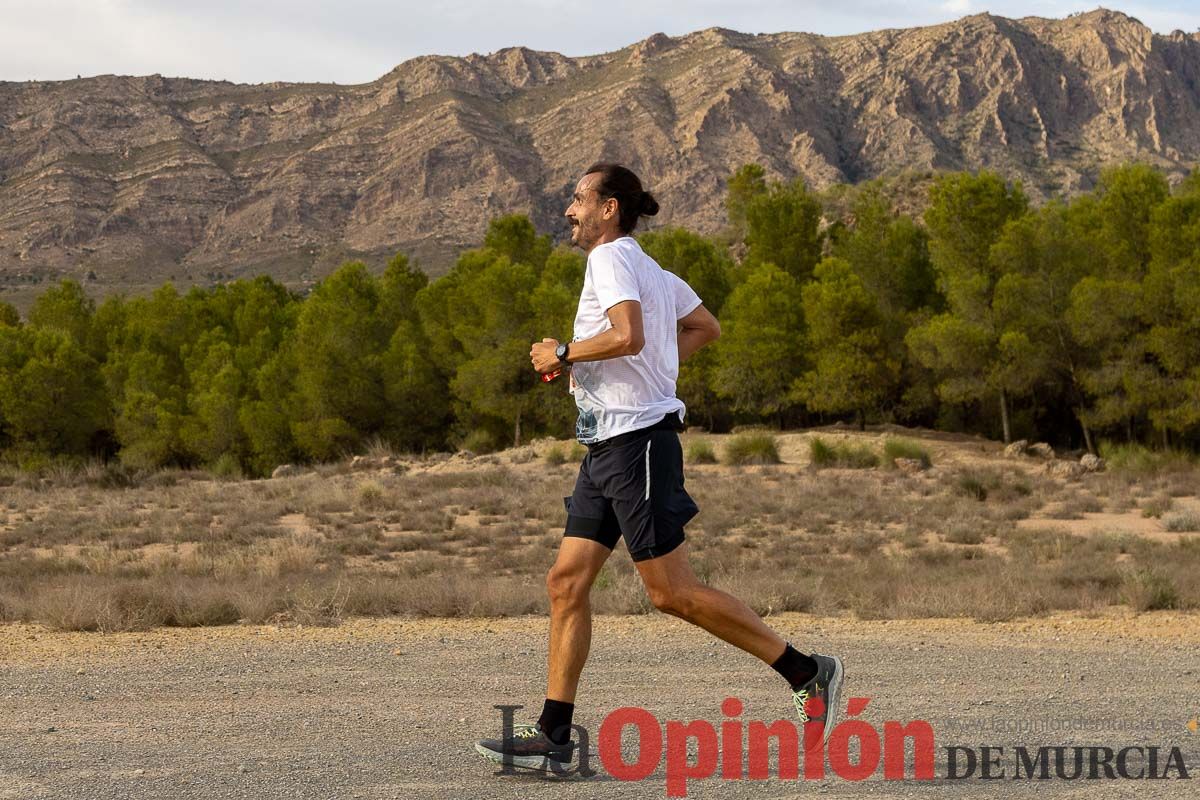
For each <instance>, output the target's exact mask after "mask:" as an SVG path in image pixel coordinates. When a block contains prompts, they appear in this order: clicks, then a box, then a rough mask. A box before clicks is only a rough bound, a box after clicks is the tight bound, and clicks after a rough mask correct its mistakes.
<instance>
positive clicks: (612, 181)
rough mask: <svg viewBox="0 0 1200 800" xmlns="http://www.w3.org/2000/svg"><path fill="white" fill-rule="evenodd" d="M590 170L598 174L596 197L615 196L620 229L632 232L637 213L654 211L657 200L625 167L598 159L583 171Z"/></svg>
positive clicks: (646, 215) (635, 225)
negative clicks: (598, 161) (597, 194)
mask: <svg viewBox="0 0 1200 800" xmlns="http://www.w3.org/2000/svg"><path fill="white" fill-rule="evenodd" d="M593 173H595V174H598V175H599V176H600V180H599V181H597V182H596V184H595V188H596V191H597V193H599V195H600V198H601V199H602V200H604V199H608V198H610V197H613V198H616V201H617V208H618V209H619V213H620V215H621V216H620V221H619V227H620V228H621V232H622V233H625V234H629V233H632V232H633V229H634V228H636V227H637V222H638V217H653V216H654V215H655V214H657V213H658V201H657V200H655V199H654V195H652V194H650V193H649V192H647V191H644V190H643V189H642V182H641V181H640V180H638V176H637V175H634V174H633V172H632V171H630V169H629V168H628V167H623V166H621V165H620V164H612V163H607V162H603V161H602V162H600V163H597V164H592V165H591V166H590V167H588V169H587V172H586V173H584V174H586V175H591V174H593Z"/></svg>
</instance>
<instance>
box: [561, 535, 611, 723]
mask: <svg viewBox="0 0 1200 800" xmlns="http://www.w3.org/2000/svg"><path fill="white" fill-rule="evenodd" d="M611 554H612V550H611V549H610V548H608V547H605V546H604V545H602V544H600V543H599V542H595V541H592V540H591V539H584V538H580V537H577V536H564V537H563V540H562V544H561V545H560V547H559V549H558V558H557V559H556V560H555V562H554V566H553V567H551V568H550V572H549V573H548V574H547V575H546V590H547V592H548V593H549V595H550V657H549V664H548V671H547V677H546V698H547V699H549V700H556V701H559V702H562V703H574V702H575V692H576V690H577V689H578V687H579V675H580V673H581V672H583V665H584V663H585V662H586V661H587V657H588V650H589V648H590V647H591V643H592V605H591V591H592V583H593V582H594V581H595V580H596V575H597V573H599V572H600V568H601V567H603V566H604V562H605V561H606V560H608V557H609V555H611Z"/></svg>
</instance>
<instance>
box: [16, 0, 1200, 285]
mask: <svg viewBox="0 0 1200 800" xmlns="http://www.w3.org/2000/svg"><path fill="white" fill-rule="evenodd" d="M601 157H604V158H612V159H617V160H620V161H623V162H625V163H627V164H629V165H630V166H631V167H633V168H634V169H635V170H636V171H637V172H639V173H640V174H641V175H642V176H643V178H644V179H645V180H646V182H647V184H648V186H649V188H651V189H652V190H653V191H655V193H656V195H657V196H658V197H659V199H660V202H661V203H662V207H663V213H662V214H660V216H659V217H658V218H656V220H655V224H656V225H661V224H668V223H674V224H683V225H688V226H692V227H694V228H697V229H700V230H705V231H712V230H714V229H716V228H717V227H718V226H719V225H720V224H721V221H722V219H723V211H722V192H723V181H724V178H725V177H726V176H727V175H728V174H729V172H730V171H731V170H732V169H733V168H735V167H737V166H738V165H740V164H742V163H745V162H750V161H754V162H758V163H761V164H763V165H764V166H765V167H766V168H767V169H768V170H769V172H770V173H771V174H773V175H774V176H777V177H785V178H790V177H793V176H796V175H802V176H804V177H805V178H806V179H808V180H809V181H810V182H811V183H813V184H815V185H817V186H824V185H827V184H829V183H831V182H839V181H840V182H854V181H859V180H863V179H866V178H871V177H875V176H877V175H881V174H887V173H889V172H894V171H899V170H903V169H917V170H939V169H949V170H954V169H978V168H982V167H987V168H992V169H997V170H1001V171H1003V172H1004V173H1006V174H1007V175H1009V176H1011V177H1014V178H1020V179H1021V180H1022V181H1024V183H1025V185H1026V188H1027V190H1028V191H1029V192H1030V194H1031V195H1033V196H1034V197H1035V198H1036V197H1044V196H1046V195H1048V194H1051V193H1056V192H1068V193H1069V192H1072V191H1077V190H1080V189H1085V188H1088V187H1090V186H1091V185H1092V182H1093V181H1094V179H1095V177H1096V175H1097V173H1098V170H1099V167H1100V166H1101V165H1103V164H1105V163H1107V162H1111V161H1127V160H1133V159H1138V160H1143V161H1147V162H1150V163H1152V164H1155V165H1157V166H1159V167H1161V168H1163V169H1165V170H1167V171H1168V172H1171V173H1174V174H1177V175H1178V174H1183V173H1184V172H1186V170H1187V169H1188V168H1190V166H1191V164H1192V163H1193V162H1194V161H1196V160H1197V159H1198V158H1200V35H1197V34H1191V35H1188V34H1183V33H1181V32H1175V33H1174V34H1171V35H1168V36H1162V35H1157V34H1154V33H1152V32H1151V31H1150V30H1149V29H1148V28H1146V27H1145V26H1144V25H1142V24H1141V23H1139V22H1138V21H1137V20H1134V19H1132V18H1130V17H1127V16H1124V15H1122V14H1119V13H1116V12H1111V11H1104V10H1099V11H1095V12H1091V13H1088V14H1081V15H1076V16H1073V17H1070V18H1068V19H1064V20H1049V19H1039V18H1026V19H1021V20H1010V19H1005V18H1001V17H994V16H990V15H986V14H984V15H978V16H972V17H966V18H964V19H961V20H958V21H957V22H953V23H948V24H945V25H938V26H933V27H928V28H917V29H908V30H885V31H876V32H873V33H865V34H860V35H855V36H845V37H834V38H830V37H823V36H816V35H811V34H801V33H780V34H770V35H759V36H753V35H747V34H741V33H736V32H734V31H729V30H722V29H710V30H705V31H700V32H698V33H693V34H690V35H687V36H683V37H679V38H670V37H667V36H663V35H661V34H659V35H656V36H652V37H650V38H649V39H646V40H645V41H642V42H638V43H637V44H634V45H631V46H630V47H627V48H625V49H623V50H619V51H617V52H613V53H607V54H604V55H598V56H590V57H585V58H567V57H565V56H561V55H558V54H555V53H540V52H533V51H530V50H526V49H523V48H512V49H507V50H501V51H499V52H497V53H493V54H491V55H488V56H480V55H471V56H468V57H466V58H449V57H439V56H429V57H422V58H416V59H413V60H411V61H407V62H405V63H403V64H401V65H400V66H398V67H397V68H396V69H394V70H393V71H392V72H390V73H388V74H387V75H384V76H383V77H381V78H379V79H378V80H376V81H373V82H372V83H368V84H363V85H359V86H340V85H323V84H283V83H273V84H261V85H235V84H230V83H227V82H214V81H200V80H189V79H180V78H163V77H161V76H157V75H154V76H150V77H114V76H100V77H95V78H85V79H81V80H73V81H62V82H55V83H45V82H28V83H0V287H3V288H5V289H6V292H4V293H3V294H14V293H15V294H21V291H20V290H21V289H22V288H23V287H25V288H28V286H29V282H31V281H35V280H38V279H39V278H56V277H58V276H61V275H73V276H75V277H78V278H80V279H83V280H90V281H94V282H95V284H96V285H97V287H98V288H101V289H102V288H103V287H104V286H118V285H139V284H140V285H147V284H149V285H153V284H157V283H160V282H161V281H163V280H168V279H170V280H174V281H176V282H177V283H185V284H186V283H191V282H207V281H210V280H213V279H219V278H221V277H231V276H237V275H244V274H251V273H256V272H259V271H268V272H271V273H272V274H275V275H276V276H277V277H279V278H281V279H282V280H285V281H287V282H289V283H299V282H303V281H305V280H311V279H314V278H316V277H319V276H320V274H322V273H323V272H325V271H327V269H328V268H329V267H331V266H333V265H334V264H336V263H338V262H340V261H341V260H342V259H343V258H345V257H347V256H350V255H363V256H366V257H368V258H373V259H378V258H381V257H382V256H384V255H390V254H391V253H394V252H396V251H397V250H401V251H406V252H409V253H411V254H414V255H416V256H418V257H419V258H420V260H421V262H422V263H423V264H424V265H425V266H426V267H427V268H429V269H430V271H431V272H434V273H435V274H436V273H437V272H439V271H440V270H441V269H442V268H444V267H445V266H446V265H448V264H449V263H450V262H451V261H452V259H453V257H454V254H455V253H456V252H457V251H459V250H460V249H462V248H464V247H468V246H472V245H474V244H476V243H478V242H479V241H480V240H481V238H482V234H483V231H484V228H485V227H486V224H487V221H488V219H489V218H491V217H493V216H495V215H498V214H502V213H508V212H524V213H528V214H530V215H531V216H532V217H533V219H534V220H535V222H536V223H537V224H538V225H539V227H541V228H542V229H543V230H553V231H560V232H565V231H564V229H563V226H562V225H561V212H562V210H563V208H564V207H565V205H566V203H567V198H568V195H569V193H570V188H571V187H572V186H573V184H574V182H575V180H576V179H577V178H578V176H579V173H580V171H581V170H582V169H583V168H584V167H586V166H587V165H588V164H589V163H590V162H592V161H594V160H596V159H598V158H601ZM3 294H0V297H3Z"/></svg>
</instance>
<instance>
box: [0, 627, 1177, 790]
mask: <svg viewBox="0 0 1200 800" xmlns="http://www.w3.org/2000/svg"><path fill="white" fill-rule="evenodd" d="M770 621H771V623H772V624H773V625H774V626H775V627H776V628H777V629H778V630H780V631H781V632H782V633H784V634H785V635H787V636H788V637H790V638H791V639H792V641H793V642H795V643H796V644H797V645H799V646H800V647H801V649H804V650H807V651H813V650H815V651H817V652H835V653H838V654H840V655H841V656H842V657H843V659H844V661H845V664H846V670H847V684H846V690H845V697H847V698H848V697H868V698H870V704H869V706H868V708H867V710H866V711H864V712H863V714H862V718H863V719H865V720H867V721H868V722H870V723H872V724H873V725H874V726H875V727H876V728H881V727H882V722H883V721H884V720H900V721H909V720H914V719H924V720H927V721H929V722H930V723H931V724H932V725H933V728H934V731H935V734H936V740H937V747H938V756H937V773H938V775H943V774H944V771H945V768H944V763H945V754H944V751H943V750H942V748H944V747H946V746H948V745H952V744H959V745H972V746H975V747H978V746H979V745H981V744H987V745H1003V746H1005V747H1006V751H1005V752H1006V754H1010V753H1011V752H1012V748H1013V747H1014V746H1016V745H1026V746H1031V747H1036V746H1038V745H1076V744H1079V745H1086V744H1094V745H1105V746H1109V747H1112V748H1114V749H1117V748H1120V747H1124V746H1128V745H1151V744H1156V745H1159V746H1160V747H1161V749H1162V751H1163V753H1164V756H1163V757H1164V758H1165V752H1166V751H1167V749H1169V747H1170V746H1172V745H1175V746H1179V747H1180V748H1182V752H1183V754H1184V759H1185V763H1186V765H1187V767H1188V769H1189V770H1190V771H1191V773H1192V774H1193V775H1194V776H1195V778H1194V779H1193V780H1189V781H1183V780H1174V779H1172V780H1158V781H1146V780H1129V781H1119V780H1118V781H1107V780H1099V781H1083V780H1078V781H1069V780H1057V779H1052V780H1048V781H1039V782H1038V784H1039V787H1038V788H1039V789H1040V790H1041V791H1043V792H1045V793H1048V794H1053V795H1055V796H1058V797H1083V796H1087V797H1103V798H1112V797H1138V798H1156V797H1179V798H1184V797H1196V796H1197V790H1196V787H1197V786H1200V783H1197V781H1198V780H1200V732H1197V733H1192V732H1191V731H1189V729H1188V722H1189V720H1195V719H1197V718H1200V664H1198V663H1197V654H1198V653H1200V615H1188V614H1180V613H1173V612H1153V613H1145V614H1141V615H1134V614H1132V613H1131V612H1128V611H1127V610H1123V609H1119V608H1114V609H1112V610H1111V611H1110V612H1107V613H1105V614H1103V615H1099V616H1092V617H1088V616H1083V615H1080V614H1057V615H1054V616H1051V617H1047V618H1045V619H1039V620H1019V621H1012V622H1005V623H993V624H981V623H973V622H970V621H964V620H940V619H939V620H898V621H860V620H854V619H849V618H827V617H813V616H809V615H803V614H785V615H779V616H775V617H772V618H771V620H770ZM546 627H547V621H546V620H545V619H544V618H517V619H500V620H489V619H469V620H404V619H384V620H378V619H371V620H368V619H360V620H352V621H349V622H346V623H344V624H342V625H341V626H339V627H335V628H295V627H282V628H281V627H274V626H227V627H221V628H207V629H188V630H177V629H161V630H155V631H150V632H146V633H123V634H108V635H100V634H87V633H55V632H50V631H47V630H46V629H44V628H41V627H39V626H30V625H6V626H0V696H2V697H3V706H2V708H3V711H2V713H0V798H11V799H13V800H26V799H28V800H34V799H35V798H56V799H57V798H64V799H65V798H88V800H103V799H104V798H163V799H164V800H165V799H166V798H172V799H174V798H262V799H263V800H267V799H270V798H541V797H554V798H559V797H570V798H580V800H582V799H583V798H612V797H623V798H629V797H639V798H640V797H666V781H665V771H664V769H663V768H662V767H661V766H660V768H659V769H658V770H657V771H656V772H655V773H653V774H652V775H651V776H650V777H649V778H647V779H646V780H644V781H641V782H637V783H629V782H621V781H617V780H615V779H614V778H613V777H612V776H611V775H609V774H608V773H607V772H606V771H605V770H604V769H603V766H602V765H601V764H600V763H599V759H598V758H593V765H594V766H595V767H596V768H597V769H598V774H596V775H595V776H594V777H591V778H587V779H584V778H579V777H575V778H566V779H563V778H553V777H549V778H548V777H544V776H541V775H531V774H524V775H516V776H505V775H496V774H494V770H495V766H494V765H492V764H490V763H488V762H486V761H484V760H483V759H482V758H481V757H479V756H478V755H476V754H475V753H474V752H473V750H472V748H471V743H472V742H473V741H474V740H475V739H477V738H480V737H482V736H490V735H496V734H497V733H498V732H499V725H500V717H499V712H497V711H496V710H494V709H493V708H492V706H493V704H496V703H515V704H524V705H526V706H527V709H526V710H525V711H523V712H519V713H518V721H520V720H523V719H526V718H531V717H535V716H536V714H537V711H538V710H539V709H540V703H541V697H542V692H543V670H544V666H543V665H544V659H545V647H546V641H545V638H546ZM729 696H734V697H737V698H739V699H741V700H742V701H743V702H744V703H745V707H746V710H745V712H744V714H743V715H742V719H743V720H744V721H745V720H750V719H764V720H772V719H776V718H781V717H782V718H787V717H788V715H789V712H790V698H789V696H788V693H787V691H786V687H784V686H783V684H782V681H781V679H779V678H778V677H777V676H776V675H774V673H772V672H771V671H770V670H769V669H768V668H766V667H765V666H763V665H762V664H760V663H759V662H757V661H755V660H754V659H753V658H751V657H749V656H747V655H745V654H743V653H741V652H740V651H737V650H735V649H733V648H731V647H729V646H727V645H725V644H723V643H719V642H715V641H714V640H712V639H711V638H710V637H709V636H708V635H707V634H705V633H704V632H703V631H700V630H699V629H696V628H692V627H690V626H688V625H686V624H685V623H683V622H681V621H679V620H675V619H672V618H668V617H664V616H660V615H653V616H647V617H604V618H598V619H597V621H596V628H595V638H594V642H593V648H592V657H591V660H590V661H589V664H588V668H587V670H586V671H585V673H584V687H583V690H582V692H581V695H580V697H579V699H578V708H579V710H578V712H577V715H576V721H577V722H580V723H582V724H584V725H585V726H587V727H588V728H589V730H591V731H592V732H593V735H594V734H595V733H596V731H598V729H599V725H600V722H601V720H602V719H603V718H604V716H605V715H606V714H608V713H609V712H610V711H612V710H614V709H616V708H618V707H620V706H624V705H638V706H642V707H644V708H646V709H648V710H649V711H651V712H652V713H653V714H655V715H656V716H657V717H658V718H659V719H660V720H664V721H665V720H667V719H683V720H690V719H707V720H709V721H711V722H713V723H714V724H716V723H719V722H720V721H722V720H723V719H724V717H723V716H722V715H721V712H720V703H721V701H722V700H723V699H724V698H726V697H729ZM527 715H528V716H527ZM595 747H596V746H595V743H594V742H593V746H592V749H593V750H595ZM1009 758H1011V756H1010V755H1006V756H1005V759H1006V760H1008V759H1009ZM1009 776H1010V777H1011V771H1010V772H1009ZM1032 789H1033V787H1032V786H1030V782H1027V781H1024V780H1021V781H1014V780H1011V779H1010V780H995V781H991V780H986V781H985V780H981V779H979V778H978V777H976V778H971V779H966V780H957V781H951V780H946V779H945V778H938V779H936V780H935V781H933V782H916V781H911V780H908V781H886V780H883V779H882V777H880V776H879V775H876V776H875V777H872V778H869V779H868V780H866V781H863V782H852V781H847V780H844V779H841V778H838V777H836V776H834V775H832V774H830V776H829V777H827V778H826V779H825V780H823V781H806V780H803V779H801V780H800V781H782V780H779V779H777V778H772V779H771V780H768V781H762V782H750V781H722V780H720V779H718V778H712V779H708V780H703V781H693V782H692V783H690V784H689V793H688V796H690V797H735V798H738V797H769V798H790V797H808V796H812V795H822V796H828V797H852V796H853V797H859V796H864V795H866V796H871V797H942V796H954V797H959V796H971V797H987V798H993V797H1017V796H1027V795H1028V793H1029V792H1030V791H1031V790H1032Z"/></svg>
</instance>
